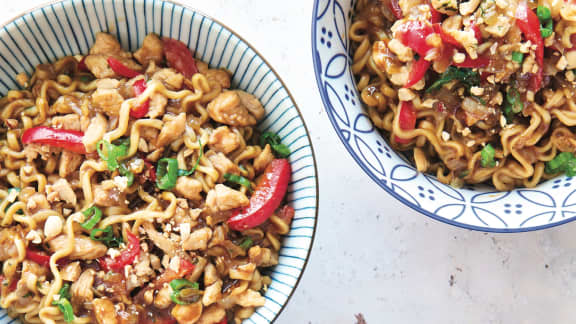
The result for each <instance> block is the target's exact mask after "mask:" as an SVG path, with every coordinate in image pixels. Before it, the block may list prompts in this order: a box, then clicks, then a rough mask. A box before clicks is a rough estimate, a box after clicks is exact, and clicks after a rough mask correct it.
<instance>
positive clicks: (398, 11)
mask: <svg viewBox="0 0 576 324" xmlns="http://www.w3.org/2000/svg"><path fill="white" fill-rule="evenodd" d="M388 8H390V11H392V14H393V15H394V17H396V19H402V17H404V15H403V14H402V8H400V5H399V4H398V0H390V1H389V2H388Z"/></svg>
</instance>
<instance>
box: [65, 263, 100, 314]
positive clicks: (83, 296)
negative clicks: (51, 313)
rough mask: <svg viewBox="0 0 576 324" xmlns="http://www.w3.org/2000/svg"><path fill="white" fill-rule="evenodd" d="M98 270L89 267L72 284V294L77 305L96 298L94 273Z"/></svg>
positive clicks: (73, 301)
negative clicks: (93, 288)
mask: <svg viewBox="0 0 576 324" xmlns="http://www.w3.org/2000/svg"><path fill="white" fill-rule="evenodd" d="M95 273H96V271H94V269H87V270H85V271H84V272H82V274H81V275H80V277H79V278H78V280H77V281H75V282H74V283H73V284H72V286H70V294H71V295H72V303H73V304H75V305H81V304H84V303H87V302H91V301H92V299H94V293H93V292H92V286H93V285H94V275H95Z"/></svg>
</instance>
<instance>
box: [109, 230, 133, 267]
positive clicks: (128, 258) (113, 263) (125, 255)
mask: <svg viewBox="0 0 576 324" xmlns="http://www.w3.org/2000/svg"><path fill="white" fill-rule="evenodd" d="M126 236H127V238H128V244H127V246H126V248H125V249H124V250H123V251H122V252H121V253H120V255H119V256H118V257H116V258H112V257H106V258H104V259H100V266H101V267H102V268H103V269H104V270H105V271H114V272H121V271H123V270H124V267H125V266H127V265H130V264H133V263H134V261H135V260H136V258H137V257H138V256H139V255H140V239H138V237H137V236H136V235H134V234H132V233H131V232H126Z"/></svg>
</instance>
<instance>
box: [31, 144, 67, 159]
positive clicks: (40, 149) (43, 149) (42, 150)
mask: <svg viewBox="0 0 576 324" xmlns="http://www.w3.org/2000/svg"><path fill="white" fill-rule="evenodd" d="M60 151H61V150H60V149H58V148H55V147H53V146H50V145H40V144H33V143H32V144H26V145H25V146H24V155H25V156H26V160H27V161H29V162H30V161H33V160H35V159H36V158H37V157H38V155H40V157H41V158H42V159H43V160H48V159H49V158H50V156H51V155H52V153H55V152H60Z"/></svg>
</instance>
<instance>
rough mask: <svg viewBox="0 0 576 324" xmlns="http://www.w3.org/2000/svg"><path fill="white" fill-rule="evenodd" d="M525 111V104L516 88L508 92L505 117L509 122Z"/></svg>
mask: <svg viewBox="0 0 576 324" xmlns="http://www.w3.org/2000/svg"><path fill="white" fill-rule="evenodd" d="M523 109H524V103H522V99H521V98H520V93H519V92H518V90H516V88H512V87H511V88H510V89H509V90H508V92H506V102H505V103H504V116H506V119H507V120H511V119H512V118H513V117H514V115H515V114H517V113H519V112H521V111H522V110H523Z"/></svg>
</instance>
